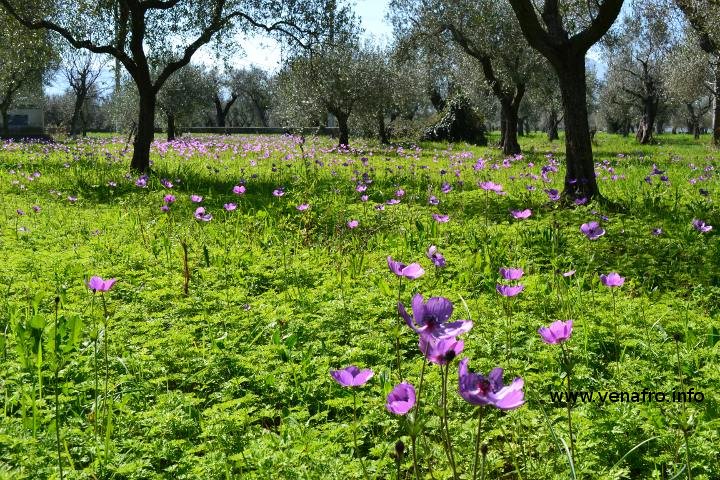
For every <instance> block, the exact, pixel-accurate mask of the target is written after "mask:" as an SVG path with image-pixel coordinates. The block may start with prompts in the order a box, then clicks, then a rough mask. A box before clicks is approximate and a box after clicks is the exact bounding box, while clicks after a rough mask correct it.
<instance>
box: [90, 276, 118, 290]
mask: <svg viewBox="0 0 720 480" xmlns="http://www.w3.org/2000/svg"><path fill="white" fill-rule="evenodd" d="M116 281H117V280H116V279H114V278H109V279H107V280H103V279H102V278H101V277H98V276H92V277H90V280H88V282H87V283H86V285H87V287H88V288H89V289H90V290H92V291H93V293H95V292H107V291H109V290H110V289H111V288H112V287H113V285H115V282H116Z"/></svg>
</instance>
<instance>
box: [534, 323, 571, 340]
mask: <svg viewBox="0 0 720 480" xmlns="http://www.w3.org/2000/svg"><path fill="white" fill-rule="evenodd" d="M572 327H573V321H572V320H568V321H567V322H563V321H562V320H557V321H555V322H553V323H551V324H550V325H549V326H547V327H540V328H539V329H538V333H539V334H540V338H542V341H543V342H545V343H547V344H548V345H555V344H558V343H562V342H564V341H565V340H567V339H568V338H570V335H572Z"/></svg>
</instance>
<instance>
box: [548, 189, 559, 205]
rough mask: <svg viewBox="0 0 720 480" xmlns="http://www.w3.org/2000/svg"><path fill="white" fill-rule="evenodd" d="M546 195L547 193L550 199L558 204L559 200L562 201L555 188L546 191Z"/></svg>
mask: <svg viewBox="0 0 720 480" xmlns="http://www.w3.org/2000/svg"><path fill="white" fill-rule="evenodd" d="M545 193H547V196H548V198H549V199H550V200H552V201H553V202H557V201H558V200H560V192H559V191H557V190H555V189H554V188H549V189H547V190H545Z"/></svg>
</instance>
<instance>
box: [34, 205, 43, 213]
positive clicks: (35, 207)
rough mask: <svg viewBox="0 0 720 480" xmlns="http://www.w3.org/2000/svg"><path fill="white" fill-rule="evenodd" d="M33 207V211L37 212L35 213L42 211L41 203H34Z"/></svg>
mask: <svg viewBox="0 0 720 480" xmlns="http://www.w3.org/2000/svg"><path fill="white" fill-rule="evenodd" d="M32 209H33V212H35V213H40V211H41V210H42V209H41V208H40V205H33V206H32Z"/></svg>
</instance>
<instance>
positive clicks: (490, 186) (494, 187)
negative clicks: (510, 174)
mask: <svg viewBox="0 0 720 480" xmlns="http://www.w3.org/2000/svg"><path fill="white" fill-rule="evenodd" d="M479 185H480V188H482V189H483V190H485V191H488V192H495V193H497V194H498V195H505V192H503V187H502V185H500V184H498V183H493V182H482V183H480V184H479Z"/></svg>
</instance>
